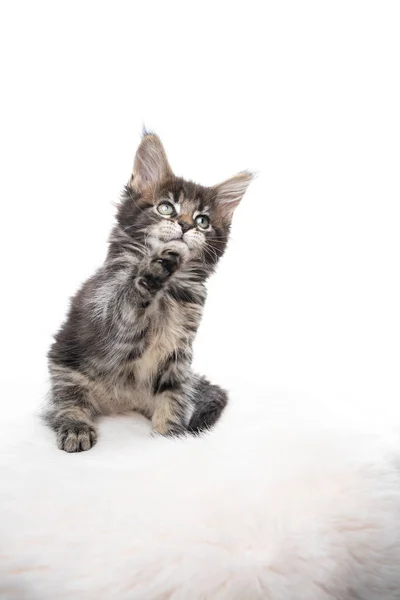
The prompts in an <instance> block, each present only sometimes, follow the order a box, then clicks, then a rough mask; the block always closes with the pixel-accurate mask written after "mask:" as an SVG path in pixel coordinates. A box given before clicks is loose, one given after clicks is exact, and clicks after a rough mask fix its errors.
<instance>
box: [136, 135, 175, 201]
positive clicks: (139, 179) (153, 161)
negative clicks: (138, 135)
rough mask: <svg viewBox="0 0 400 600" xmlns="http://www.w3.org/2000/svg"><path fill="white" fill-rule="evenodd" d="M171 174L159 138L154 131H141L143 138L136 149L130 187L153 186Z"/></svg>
mask: <svg viewBox="0 0 400 600" xmlns="http://www.w3.org/2000/svg"><path fill="white" fill-rule="evenodd" d="M172 175H173V173H172V169H171V167H170V166H169V163H168V159H167V155H166V153H165V150H164V146H163V145H162V143H161V140H160V138H159V137H158V136H157V135H155V134H154V133H150V132H147V131H143V138H142V141H141V142H140V145H139V148H138V149H137V151H136V156H135V161H134V163H133V171H132V176H131V179H130V182H129V185H130V187H132V188H134V189H136V190H137V191H141V190H143V189H144V188H146V187H154V186H155V185H157V184H158V183H159V182H160V181H163V180H164V179H166V178H167V177H171V176H172Z"/></svg>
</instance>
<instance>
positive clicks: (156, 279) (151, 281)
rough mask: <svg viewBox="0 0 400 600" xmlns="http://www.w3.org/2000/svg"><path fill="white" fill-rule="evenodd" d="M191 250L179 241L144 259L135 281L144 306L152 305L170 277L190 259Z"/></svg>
mask: <svg viewBox="0 0 400 600" xmlns="http://www.w3.org/2000/svg"><path fill="white" fill-rule="evenodd" d="M188 256H189V249H188V247H187V246H186V244H184V243H183V242H180V241H179V240H176V241H172V242H169V243H167V244H165V245H163V246H161V247H160V248H158V249H157V250H156V251H154V252H153V253H152V254H150V256H148V257H146V258H145V259H143V261H142V263H141V264H140V267H139V271H138V274H137V277H136V279H135V286H136V290H137V292H138V293H139V296H140V299H141V303H142V306H144V307H146V306H148V305H149V304H150V302H151V300H152V298H153V297H154V295H155V294H156V293H157V292H159V291H160V290H161V289H162V288H163V287H164V285H165V283H166V281H167V280H168V279H169V277H170V276H171V275H172V274H173V273H175V271H176V270H177V269H179V267H180V266H181V265H182V264H183V263H184V262H185V261H186V260H187V259H188Z"/></svg>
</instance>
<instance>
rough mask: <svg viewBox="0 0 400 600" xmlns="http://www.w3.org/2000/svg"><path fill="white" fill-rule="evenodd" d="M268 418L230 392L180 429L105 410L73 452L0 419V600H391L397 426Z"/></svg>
mask: <svg viewBox="0 0 400 600" xmlns="http://www.w3.org/2000/svg"><path fill="white" fill-rule="evenodd" d="M270 416H271V407H270V403H269V402H261V403H260V402H259V403H255V401H254V402H253V403H251V402H249V400H248V399H246V404H245V402H244V401H243V399H242V400H241V401H240V402H236V404H235V403H233V404H232V406H231V407H230V409H229V410H228V411H227V412H226V414H225V416H224V419H223V420H222V422H221V423H220V424H219V425H218V426H217V427H216V428H215V430H214V431H213V432H212V433H210V434H208V435H207V436H205V437H203V438H201V439H194V438H188V439H184V440H168V439H162V438H153V437H151V435H150V427H149V424H148V423H147V422H146V421H145V420H144V419H142V418H140V417H136V416H132V415H131V416H127V417H118V418H108V419H105V420H104V421H103V422H102V423H101V425H100V437H99V441H98V444H97V446H96V447H95V448H94V449H93V450H91V451H90V452H86V453H80V454H75V455H70V454H66V453H63V452H61V451H59V450H57V449H56V447H55V443H54V439H53V435H52V433H51V432H50V431H48V430H46V429H45V428H44V427H43V426H42V425H41V423H40V422H39V421H38V420H37V419H35V418H34V417H32V416H30V417H20V418H18V419H15V420H14V421H9V422H3V423H2V426H1V432H0V433H1V437H0V451H1V452H0V457H1V463H2V464H1V496H0V502H1V525H0V555H1V557H0V565H1V567H0V597H1V598H3V599H7V600H12V599H22V598H23V599H29V600H47V599H48V600H63V599H74V600H80V599H82V600H83V599H84V600H89V599H90V600H92V599H93V600H108V599H121V600H128V599H129V600H154V599H160V600H161V599H167V598H168V599H173V600H191V599H193V600H196V599H213V600H214V599H224V600H225V599H226V600H227V599H238V600H255V599H261V598H263V599H274V600H316V599H318V600H328V599H336V600H347V599H362V600H387V599H395V598H400V475H399V465H400V461H399V458H400V444H399V442H398V439H397V437H396V436H395V435H392V436H390V435H384V434H380V435H378V434H376V435H374V434H362V433H356V432H352V431H345V430H343V429H342V430H341V431H338V430H336V431H335V430H333V429H331V430H326V429H323V428H321V427H317V426H315V427H311V428H307V429H306V428H305V427H303V426H299V425H295V423H293V421H294V419H292V423H291V424H290V423H289V424H288V420H287V418H285V419H282V422H283V421H285V422H286V426H285V427H281V426H280V425H279V419H275V420H272V419H271V418H270Z"/></svg>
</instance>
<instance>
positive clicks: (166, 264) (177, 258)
mask: <svg viewBox="0 0 400 600" xmlns="http://www.w3.org/2000/svg"><path fill="white" fill-rule="evenodd" d="M187 256H188V248H187V246H186V245H185V244H183V243H182V242H178V243H175V244H174V243H172V242H171V243H169V244H168V245H167V246H165V247H164V248H163V249H162V250H160V251H159V252H158V255H157V257H156V258H155V259H154V261H153V264H154V265H156V266H158V267H159V268H162V269H163V270H164V272H165V273H166V274H167V276H168V275H172V273H175V271H176V270H177V269H178V268H179V267H180V265H181V264H182V263H183V262H184V261H185V260H186V258H187Z"/></svg>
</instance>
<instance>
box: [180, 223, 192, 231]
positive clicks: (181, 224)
mask: <svg viewBox="0 0 400 600" xmlns="http://www.w3.org/2000/svg"><path fill="white" fill-rule="evenodd" d="M178 224H179V225H180V226H181V227H182V232H183V233H186V232H187V231H189V229H192V227H193V225H190V223H186V221H178Z"/></svg>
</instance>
